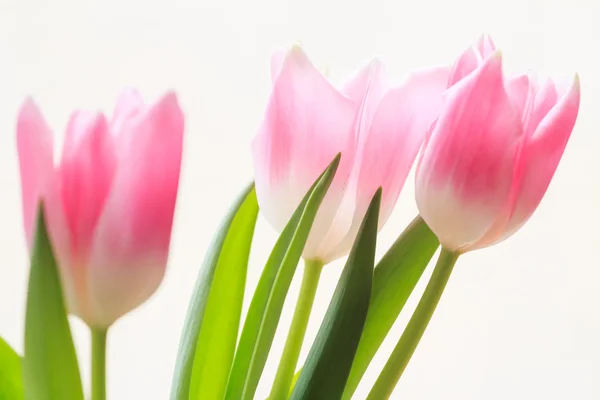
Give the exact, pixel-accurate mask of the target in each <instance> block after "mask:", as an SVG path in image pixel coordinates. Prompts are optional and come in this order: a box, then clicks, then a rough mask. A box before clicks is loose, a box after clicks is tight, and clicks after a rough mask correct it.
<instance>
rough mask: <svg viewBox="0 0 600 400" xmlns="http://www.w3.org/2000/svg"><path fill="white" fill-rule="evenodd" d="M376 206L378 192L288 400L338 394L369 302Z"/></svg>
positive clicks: (331, 397) (327, 399)
mask: <svg viewBox="0 0 600 400" xmlns="http://www.w3.org/2000/svg"><path fill="white" fill-rule="evenodd" d="M380 202H381V189H379V190H378V191H377V193H376V194H375V196H374V197H373V200H371V204H370V205H369V209H368V210H367V213H366V215H365V218H364V220H363V222H362V225H361V228H360V231H359V233H358V236H357V238H356V241H355V242H354V245H353V247H352V251H351V252H350V255H349V256H348V261H347V262H346V266H345V267H344V271H343V272H342V276H341V277H340V280H339V282H338V285H337V287H336V289H335V293H334V295H333V298H332V300H331V303H330V304H329V308H328V309H327V313H326V314H325V318H324V319H323V323H322V324H321V328H320V329H319V332H318V333H317V337H316V339H315V342H314V343H313V345H312V347H311V349H310V352H309V354H308V358H307V360H306V364H305V366H304V368H302V372H301V373H300V377H299V378H298V381H297V382H296V385H295V386H294V390H293V391H292V396H291V400H321V399H322V400H334V399H339V398H340V397H341V396H342V393H343V391H344V386H345V385H346V380H347V379H348V374H349V373H350V368H351V366H352V361H353V360H354V355H355V353H356V349H357V347H358V342H359V340H360V336H361V333H362V330H363V327H364V323H365V320H366V317H367V310H368V308H369V302H370V298H371V285H372V280H373V267H374V264H375V247H376V243H377V222H378V219H379V205H380ZM271 400H278V399H271Z"/></svg>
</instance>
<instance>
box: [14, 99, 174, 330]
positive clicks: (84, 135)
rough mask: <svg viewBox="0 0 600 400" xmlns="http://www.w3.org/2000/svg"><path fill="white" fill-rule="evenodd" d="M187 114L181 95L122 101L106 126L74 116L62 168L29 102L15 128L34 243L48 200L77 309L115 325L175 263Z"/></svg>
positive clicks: (98, 118) (90, 115) (82, 114)
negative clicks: (39, 214) (175, 229)
mask: <svg viewBox="0 0 600 400" xmlns="http://www.w3.org/2000/svg"><path fill="white" fill-rule="evenodd" d="M183 130H184V122H183V114H182V112H181V110H180V108H179V105H178V102H177V98H176V96H175V94H173V93H169V94H166V95H165V96H164V97H162V98H161V99H160V100H159V101H158V102H157V103H155V104H154V105H151V106H147V105H144V103H143V102H142V99H141V97H140V95H139V94H138V93H137V92H133V91H128V92H125V93H123V95H122V96H121V98H120V99H119V101H118V104H117V106H116V108H115V112H114V115H113V117H112V119H111V120H110V121H107V120H106V118H105V117H104V115H103V114H101V113H99V112H86V111H76V112H74V113H73V115H72V116H71V119H70V121H69V124H68V127H67V130H66V135H65V139H64V147H63V151H62V156H61V158H60V161H59V162H57V163H55V162H54V157H53V154H54V146H53V137H52V136H53V135H52V132H51V130H50V129H49V128H48V126H47V125H46V122H45V121H44V118H43V116H42V114H41V112H40V110H39V109H38V107H37V106H36V105H35V104H34V102H33V101H32V100H31V99H28V100H26V101H25V103H24V104H23V106H22V108H21V111H20V114H19V118H18V124H17V146H18V152H19V162H20V169H21V186H22V200H23V218H24V224H25V231H26V234H27V239H28V243H29V246H30V247H31V245H32V240H33V236H34V233H35V232H34V228H35V217H36V214H37V207H38V204H39V202H40V201H41V200H42V201H43V204H44V208H45V215H46V220H47V225H48V231H49V234H50V239H51V242H52V245H53V248H54V252H55V254H56V258H57V261H58V264H59V268H60V272H61V278H62V283H63V288H64V292H65V297H66V301H67V305H68V308H69V311H70V312H71V313H73V314H75V315H77V316H79V317H80V318H81V319H82V320H83V321H85V322H86V323H87V324H88V325H90V326H93V327H107V326H109V325H110V324H112V323H113V322H114V321H115V320H117V319H118V318H119V317H121V316H122V315H124V314H126V313H127V312H129V311H130V310H132V309H134V308H135V307H137V306H138V305H140V304H141V303H143V302H144V301H145V300H146V299H147V298H148V297H150V296H151V295H152V294H153V293H154V291H155V290H156V289H157V287H158V286H159V284H160V282H161V280H162V278H163V275H164V272H165V268H166V264H167V258H168V253H169V244H170V239H171V226H172V223H173V213H174V209H175V202H176V198H177V190H178V185H179V171H180V165H181V152H182V141H183Z"/></svg>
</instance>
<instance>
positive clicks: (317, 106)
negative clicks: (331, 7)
mask: <svg viewBox="0 0 600 400" xmlns="http://www.w3.org/2000/svg"><path fill="white" fill-rule="evenodd" d="M448 74H449V68H429V69H423V70H418V71H415V72H413V73H412V74H410V75H409V76H408V78H407V79H406V80H405V81H404V82H403V83H402V84H401V85H399V86H395V87H392V86H391V85H390V84H389V82H388V79H387V76H386V74H385V71H384V67H383V65H382V64H381V63H380V62H379V61H378V60H373V61H371V62H370V63H369V64H367V65H366V66H364V67H363V68H362V69H361V70H360V71H358V73H357V74H356V75H355V76H354V77H353V78H352V79H350V80H349V81H348V82H346V83H345V84H344V85H343V86H342V87H341V88H340V89H337V88H335V87H334V86H333V85H332V84H331V83H330V82H329V81H328V80H327V79H326V78H325V77H324V76H323V75H322V74H321V73H320V72H319V71H318V70H317V69H316V68H315V67H314V65H313V64H312V63H311V62H310V60H309V59H308V58H307V56H306V55H305V53H304V52H303V51H302V49H301V48H300V47H299V46H294V47H292V48H291V49H290V50H289V51H287V52H286V53H276V54H275V55H274V56H273V59H272V77H273V88H272V92H271V96H270V99H269V102H268V106H267V110H266V116H265V119H264V121H263V123H262V125H261V127H260V129H259V132H258V134H257V136H256V137H255V139H254V141H253V144H252V150H253V158H254V170H255V180H256V193H257V196H258V201H259V204H260V206H261V210H262V212H263V214H264V216H265V217H266V219H267V220H268V221H269V223H270V224H271V225H272V226H273V227H274V228H276V229H277V230H279V231H281V230H282V229H283V228H284V226H285V224H286V223H287V222H288V220H289V219H290V217H291V216H292V213H293V211H294V209H295V208H296V207H297V206H298V204H299V203H300V201H301V199H302V197H303V196H304V194H305V193H306V192H307V191H308V189H309V188H310V186H311V185H312V183H313V182H314V181H315V180H316V179H317V177H318V176H319V175H320V174H321V172H323V170H324V169H325V168H326V167H327V165H328V164H329V163H330V162H331V161H332V160H333V158H334V157H335V156H336V154H337V153H339V152H341V153H342V159H341V162H340V165H339V167H338V170H337V173H336V176H335V178H334V181H333V182H332V185H331V187H330V189H329V191H328V193H327V196H326V197H325V199H324V201H323V204H322V206H321V208H320V210H319V213H318V215H317V218H316V220H315V223H314V225H313V227H312V230H311V233H310V236H309V239H308V242H307V244H306V246H305V249H304V258H306V259H315V260H319V261H321V262H324V263H327V262H330V261H332V260H334V259H336V258H338V257H341V256H344V255H345V254H346V253H347V252H348V251H349V249H350V247H351V246H352V242H353V241H354V239H355V236H356V234H357V231H358V228H359V226H360V223H361V220H362V218H363V216H364V214H365V212H366V209H367V206H368V204H369V201H370V200H371V197H372V196H373V195H374V193H375V191H376V190H377V188H378V187H379V186H382V187H383V198H382V205H381V215H380V223H379V227H380V228H381V226H383V224H384V223H385V221H386V220H387V218H388V217H389V215H390V213H391V211H392V208H393V206H394V203H395V202H396V200H397V198H398V195H399V193H400V190H401V189H402V186H403V184H404V181H405V179H406V176H407V174H408V172H409V170H410V168H411V166H412V164H413V162H414V159H415V158H416V155H417V153H418V150H419V148H420V147H421V144H422V142H423V138H424V136H425V134H424V133H425V131H426V128H427V126H428V125H429V124H430V123H431V121H433V119H434V118H435V117H436V116H437V113H438V110H439V107H440V106H441V93H442V91H443V90H445V88H446V84H447V81H448Z"/></svg>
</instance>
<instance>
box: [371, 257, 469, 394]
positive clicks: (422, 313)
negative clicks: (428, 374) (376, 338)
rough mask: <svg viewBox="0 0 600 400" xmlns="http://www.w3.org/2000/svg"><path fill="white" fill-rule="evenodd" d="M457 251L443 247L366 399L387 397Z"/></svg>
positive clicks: (432, 308)
mask: <svg viewBox="0 0 600 400" xmlns="http://www.w3.org/2000/svg"><path fill="white" fill-rule="evenodd" d="M458 256H459V254H458V253H454V252H452V251H449V250H446V249H444V248H442V252H441V253H440V258H439V259H438V261H437V264H436V266H435V269H434V270H433V274H432V275H431V279H430V280H429V283H428V284H427V287H426V288H425V292H424V293H423V297H421V300H420V301H419V304H418V305H417V308H416V309H415V312H414V314H413V316H412V317H411V319H410V321H409V322H408V325H407V326H406V329H404V333H403V334H402V337H400V340H399V341H398V344H396V347H395V348H394V351H393V352H392V354H391V355H390V358H389V359H388V361H387V363H386V364H385V367H383V370H382V371H381V374H380V375H379V377H378V378H377V381H376V382H375V385H374V386H373V388H372V389H371V392H370V393H369V397H367V400H383V399H388V398H389V397H390V395H391V394H392V392H393V390H394V388H395V387H396V384H397V383H398V380H399V379H400V377H401V376H402V373H403V372H404V369H405V368H406V366H407V365H408V362H409V361H410V358H411V357H412V355H413V353H414V352H415V349H416V348H417V345H418V344H419V341H420V340H421V337H422V336H423V333H425V329H426V328H427V325H428V324H429V321H430V320H431V317H432V316H433V313H434V311H435V308H436V307H437V305H438V303H439V301H440V298H441V297H442V293H443V291H444V288H445V287H446V283H448V279H449V278H450V274H451V273H452V269H453V268H454V265H455V264H456V260H457V259H458Z"/></svg>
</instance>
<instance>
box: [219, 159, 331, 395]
mask: <svg viewBox="0 0 600 400" xmlns="http://www.w3.org/2000/svg"><path fill="white" fill-rule="evenodd" d="M339 161H340V155H339V154H338V156H337V157H336V158H335V159H334V160H333V161H332V162H331V164H330V165H329V167H328V168H327V169H326V170H325V171H324V172H323V174H321V176H320V177H319V178H318V179H317V181H316V182H315V183H314V185H313V186H312V188H311V189H310V190H309V191H308V193H307V194H306V196H305V197H304V199H303V200H302V202H301V203H300V205H299V206H298V207H297V208H296V211H295V212H294V214H293V215H292V217H291V219H290V221H289V222H288V223H287V225H286V227H285V228H284V229H283V231H282V232H281V235H280V236H279V239H278V240H277V242H276V243H275V246H274V248H273V250H272V252H271V255H270V256H269V259H268V260H267V263H266V265H265V268H264V270H263V273H262V275H261V277H260V280H259V282H258V285H257V287H256V290H255V292H254V296H253V297H252V302H251V303H250V307H249V309H248V314H247V316H246V321H245V323H244V328H243V331H242V335H241V337H240V342H239V344H238V349H237V351H236V355H235V361H234V363H233V367H232V370H231V375H230V377H229V383H228V385H227V394H226V397H225V398H226V399H227V400H240V399H241V400H252V399H253V398H254V393H255V392H256V387H257V385H258V381H259V379H260V376H261V374H262V371H263V368H264V366H265V362H266V360H267V356H268V355H269V350H270V349H271V344H272V343H273V337H274V336H275V331H276V329H277V324H278V323H279V318H280V316H281V311H282V309H283V304H284V301H285V297H286V295H287V292H288V290H289V287H290V284H291V282H292V278H293V277H294V273H295V272H296V267H297V266H298V262H299V261H300V257H301V256H302V252H303V250H304V245H305V243H306V240H307V239H308V234H309V232H310V229H311V227H312V224H313V222H314V220H315V217H316V215H317V211H318V210H319V207H320V205H321V202H322V201H323V198H324V197H325V194H326V192H327V190H328V189H329V186H330V185H331V181H332V180H333V177H334V175H335V172H336V170H337V167H338V164H339Z"/></svg>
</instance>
